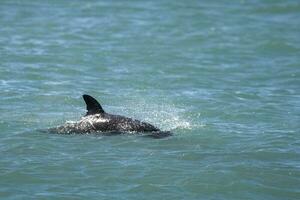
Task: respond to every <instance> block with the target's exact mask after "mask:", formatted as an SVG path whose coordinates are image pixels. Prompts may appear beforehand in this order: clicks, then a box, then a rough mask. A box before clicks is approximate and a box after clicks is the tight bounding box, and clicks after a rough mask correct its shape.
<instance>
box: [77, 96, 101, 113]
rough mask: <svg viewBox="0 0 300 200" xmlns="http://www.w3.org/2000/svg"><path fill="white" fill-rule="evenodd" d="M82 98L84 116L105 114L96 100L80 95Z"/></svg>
mask: <svg viewBox="0 0 300 200" xmlns="http://www.w3.org/2000/svg"><path fill="white" fill-rule="evenodd" d="M82 97H83V99H84V101H85V103H86V109H87V113H86V115H94V114H100V113H105V112H104V110H103V108H102V107H101V105H100V103H99V102H98V101H97V100H96V99H94V98H93V97H91V96H90V95H87V94H84V95H82Z"/></svg>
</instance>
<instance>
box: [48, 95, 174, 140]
mask: <svg viewBox="0 0 300 200" xmlns="http://www.w3.org/2000/svg"><path fill="white" fill-rule="evenodd" d="M82 97H83V99H84V101H85V103H86V109H87V113H86V115H85V116H83V117H82V118H81V119H80V120H79V121H77V122H67V123H65V124H64V125H61V126H58V127H55V128H51V129H49V131H50V132H51V133H58V134H88V133H100V134H102V135H117V134H123V133H129V134H143V135H145V136H148V137H152V138H164V137H167V136H171V135H172V133H171V132H170V131H161V130H160V129H159V128H157V127H155V126H153V125H152V124H149V123H147V122H142V121H139V120H136V119H132V118H129V117H124V116H121V115H114V114H109V113H107V112H105V111H104V110H103V108H102V106H101V105H100V103H99V102H98V101H97V100H96V99H95V98H93V97H91V96H89V95H87V94H84V95H82Z"/></svg>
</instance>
